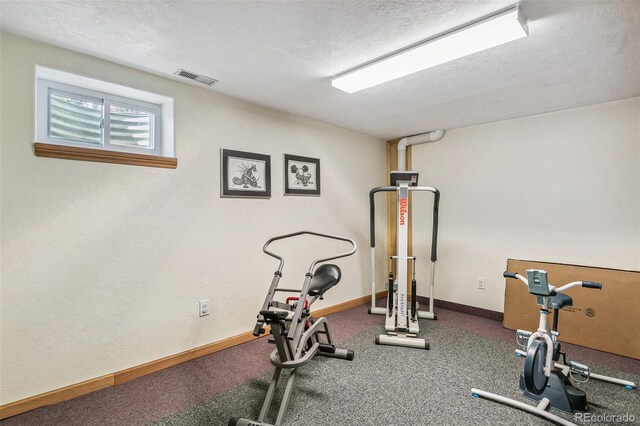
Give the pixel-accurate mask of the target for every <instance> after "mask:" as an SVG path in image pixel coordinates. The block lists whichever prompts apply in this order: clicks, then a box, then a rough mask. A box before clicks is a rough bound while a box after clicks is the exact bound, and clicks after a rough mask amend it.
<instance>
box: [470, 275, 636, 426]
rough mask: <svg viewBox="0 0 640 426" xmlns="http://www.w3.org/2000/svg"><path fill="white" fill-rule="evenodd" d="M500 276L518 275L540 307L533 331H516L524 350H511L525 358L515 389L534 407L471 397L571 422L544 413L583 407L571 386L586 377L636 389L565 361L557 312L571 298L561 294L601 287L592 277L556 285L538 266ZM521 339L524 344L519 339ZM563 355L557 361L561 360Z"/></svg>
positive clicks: (474, 391) (476, 393)
mask: <svg viewBox="0 0 640 426" xmlns="http://www.w3.org/2000/svg"><path fill="white" fill-rule="evenodd" d="M503 275H504V277H505V278H514V279H519V280H520V281H522V282H523V283H524V284H526V285H527V286H528V287H529V293H531V294H533V295H535V296H536V297H537V299H538V305H539V306H540V323H539V326H538V330H537V331H535V332H533V333H532V332H530V331H524V330H517V331H516V336H517V340H518V344H520V345H521V346H523V347H525V348H526V352H525V351H523V350H520V349H517V350H516V356H517V357H522V358H524V370H523V372H522V373H521V374H520V389H521V390H522V391H523V395H524V396H525V397H527V398H529V399H532V400H534V401H539V404H538V405H537V406H536V407H533V406H531V405H528V404H525V403H522V402H520V401H516V400H514V399H510V398H506V397H503V396H500V395H496V394H493V393H490V392H485V391H482V390H479V389H475V388H474V389H471V393H472V395H473V397H475V398H480V397H482V398H486V399H491V400H494V401H497V402H501V403H503V404H507V405H511V406H514V407H516V408H520V409H522V410H525V411H528V412H530V413H532V414H536V415H539V416H541V417H544V418H546V419H548V420H551V421H554V422H556V423H558V424H561V425H574V423H571V422H569V421H567V420H565V419H563V418H561V417H559V416H556V415H555V414H552V413H549V412H548V411H546V410H547V408H549V407H551V408H555V409H558V410H561V411H564V412H566V413H569V414H571V413H573V412H575V411H586V409H587V395H586V393H585V392H584V391H583V390H582V389H580V388H578V387H576V386H574V385H573V383H572V382H571V380H570V379H573V380H574V382H575V383H576V384H581V383H585V382H586V381H587V380H589V378H592V379H595V380H601V381H605V382H608V383H613V384H617V385H621V386H624V387H625V388H627V389H637V388H638V385H637V384H636V383H634V382H630V381H626V380H621V379H617V378H614V377H608V376H602V375H599V374H594V373H591V371H590V369H589V367H588V366H586V365H584V364H580V363H577V362H574V361H571V362H569V363H567V357H566V354H565V353H564V352H562V350H561V345H560V342H558V336H559V334H560V333H559V332H558V316H559V312H560V310H561V309H562V308H563V307H565V306H572V304H573V300H572V299H571V297H570V296H568V295H567V294H565V293H563V291H565V290H568V289H570V288H573V287H577V286H582V287H585V288H592V289H602V284H600V283H596V282H592V281H574V282H571V283H569V284H566V285H564V286H562V287H559V288H556V287H554V286H552V285H550V284H549V282H548V278H547V272H546V271H544V270H540V269H529V270H527V278H524V277H523V276H522V275H520V274H518V273H515V272H505V273H504V274H503ZM551 310H553V325H552V327H551V328H549V325H548V321H547V318H548V316H549V314H550V312H551ZM525 340H526V342H527V343H526V346H525V345H524V344H523V343H522V342H523V341H525ZM561 359H562V362H560V361H561Z"/></svg>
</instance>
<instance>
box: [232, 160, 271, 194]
mask: <svg viewBox="0 0 640 426" xmlns="http://www.w3.org/2000/svg"><path fill="white" fill-rule="evenodd" d="M229 157H239V158H246V159H247V160H248V161H251V160H257V161H264V162H265V173H264V174H265V190H264V191H239V190H236V189H229V182H228V178H227V176H228V173H227V171H228V169H229V161H228V160H229ZM220 162H221V166H220V173H221V177H220V185H221V187H220V197H222V198H271V156H270V155H266V154H258V153H255V152H246V151H236V150H233V149H225V148H220Z"/></svg>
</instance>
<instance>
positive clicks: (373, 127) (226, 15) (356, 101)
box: [0, 0, 640, 138]
mask: <svg viewBox="0 0 640 426" xmlns="http://www.w3.org/2000/svg"><path fill="white" fill-rule="evenodd" d="M512 3H514V1H500V0H492V1H487V0H419V1H412V0H394V1H388V0H387V1H381V0H352V1H313V0H311V1H225V2H223V1H131V0H129V1H89V0H86V1H26V0H21V1H15V0H1V1H0V8H1V9H0V12H1V26H2V30H3V31H8V32H12V33H15V34H19V35H23V36H26V37H30V38H33V39H36V40H41V41H45V42H48V43H52V44H55V45H59V46H63V47H66V48H69V49H72V50H77V51H80V52H84V53H88V54H90V55H94V56H97V57H100V58H105V59H108V60H111V61H114V62H118V63H122V64H126V65H129V66H132V67H135V68H139V69H143V70H146V71H150V72H153V73H156V74H161V75H165V76H167V77H170V78H174V79H178V77H174V76H173V75H172V73H173V72H175V71H176V70H177V69H178V68H185V69H187V70H190V71H194V72H197V73H200V74H204V75H207V76H210V77H213V78H216V79H218V80H220V82H219V83H218V84H217V85H215V86H213V87H212V88H211V89H207V88H205V89H203V90H213V91H215V92H218V93H222V94H225V95H229V96H233V97H237V98H240V99H245V100H248V101H251V102H254V103H257V104H260V105H265V106H268V107H270V108H274V109H278V110H281V111H286V112H290V113H294V114H299V115H303V116H306V117H310V118H314V119H317V120H321V121H324V122H328V123H332V124H335V125H338V126H342V127H346V128H348V129H352V130H356V131H359V132H362V133H366V134H370V135H373V136H377V137H381V138H392V137H399V136H405V135H409V134H415V133H420V132H423V131H427V130H431V129H434V128H444V129H451V128H456V127H463V126H468V125H472V124H478V123H485V122H492V121H498V120H503V119H508V118H514V117H520V116H526V115H532V114H538V113H543V112H549V111H554V110H560V109H566V108H572V107H577V106H584V105H591V104H595V103H599V102H604V101H608V100H614V99H622V98H629V97H633V96H639V95H640V1H635V0H628V1H588V0H587V1H526V0H525V1H523V2H521V6H522V9H523V11H524V14H525V15H526V16H527V18H528V20H529V32H530V36H529V37H527V38H525V39H520V40H517V41H514V42H511V43H509V44H506V45H503V46H499V47H496V48H494V49H491V50H488V51H484V52H480V53H477V54H474V55H471V56H468V57H466V58H462V59H459V60H457V61H454V62H450V63H447V64H443V65H440V66H438V67H435V68H431V69H428V70H425V71H422V72H419V73H416V74H413V75H410V76H407V77H404V78H401V79H398V80H395V81H392V82H389V83H385V84H383V85H380V86H377V87H373V88H371V89H367V90H364V91H362V92H358V93H355V94H351V95H350V94H347V93H344V92H341V91H339V90H337V89H335V88H333V87H331V76H332V75H335V74H337V73H340V72H342V71H345V70H347V69H349V68H353V67H354V66H356V65H358V64H360V63H363V62H366V61H369V60H371V59H374V58H376V57H378V56H381V55H384V54H387V53H389V52H392V51H394V50H397V49H399V48H402V47H403V46H406V45H409V44H412V43H415V42H417V41H420V40H422V39H425V38H428V37H430V36H433V35H435V34H438V33H440V32H442V31H444V30H447V29H449V28H451V27H455V26H457V25H460V24H463V23H465V22H468V21H471V20H473V19H475V18H478V17H481V16H484V15H486V14H488V13H491V12H493V11H496V10H499V9H501V8H503V7H504V6H508V5H510V4H512Z"/></svg>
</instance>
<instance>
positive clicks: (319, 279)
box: [309, 264, 342, 297]
mask: <svg viewBox="0 0 640 426" xmlns="http://www.w3.org/2000/svg"><path fill="white" fill-rule="evenodd" d="M341 277H342V272H340V268H338V265H333V264H324V265H322V266H320V267H319V268H318V269H316V271H315V272H314V273H313V278H312V279H311V284H309V295H310V296H320V297H322V295H324V294H325V293H326V292H327V290H329V289H330V288H331V287H333V286H334V285H336V284H338V283H339V282H340V278H341Z"/></svg>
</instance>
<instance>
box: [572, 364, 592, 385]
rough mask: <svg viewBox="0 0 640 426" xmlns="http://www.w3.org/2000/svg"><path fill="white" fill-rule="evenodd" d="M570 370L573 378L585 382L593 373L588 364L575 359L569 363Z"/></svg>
mask: <svg viewBox="0 0 640 426" xmlns="http://www.w3.org/2000/svg"><path fill="white" fill-rule="evenodd" d="M569 371H570V374H571V378H572V379H573V380H575V381H576V382H578V383H584V382H586V381H587V380H589V376H590V374H591V372H590V369H589V366H588V365H584V364H580V363H578V362H575V361H571V363H570V365H569ZM576 376H577V377H576Z"/></svg>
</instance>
